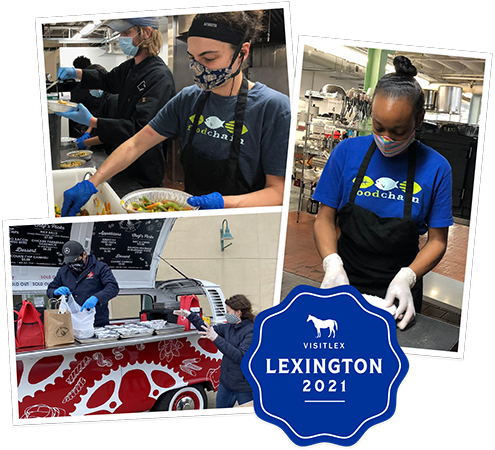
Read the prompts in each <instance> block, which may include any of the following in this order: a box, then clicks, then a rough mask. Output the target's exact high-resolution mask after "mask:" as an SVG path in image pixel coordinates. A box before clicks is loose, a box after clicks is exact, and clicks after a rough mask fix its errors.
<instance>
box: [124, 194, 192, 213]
mask: <svg viewBox="0 0 495 450" xmlns="http://www.w3.org/2000/svg"><path fill="white" fill-rule="evenodd" d="M127 208H128V209H130V210H132V211H139V212H162V211H188V210H191V209H192V208H191V207H190V206H180V205H178V204H177V203H175V202H172V201H170V200H163V201H160V202H150V201H149V200H148V199H147V198H146V197H145V196H144V195H143V196H142V197H141V198H140V199H138V201H135V202H131V204H130V205H127Z"/></svg>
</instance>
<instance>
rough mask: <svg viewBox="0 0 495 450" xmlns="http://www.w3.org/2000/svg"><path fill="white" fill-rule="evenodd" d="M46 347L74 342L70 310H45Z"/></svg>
mask: <svg viewBox="0 0 495 450" xmlns="http://www.w3.org/2000/svg"><path fill="white" fill-rule="evenodd" d="M43 322H44V328H45V347H47V348H48V347H55V346H57V345H66V344H73V343H74V331H73V328H72V317H71V315H70V312H69V311H65V312H63V313H60V312H59V310H58V309H45V311H44V317H43Z"/></svg>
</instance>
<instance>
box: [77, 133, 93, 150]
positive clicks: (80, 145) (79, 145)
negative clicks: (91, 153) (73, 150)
mask: <svg viewBox="0 0 495 450" xmlns="http://www.w3.org/2000/svg"><path fill="white" fill-rule="evenodd" d="M90 137H91V135H90V134H89V133H84V134H83V135H82V136H81V137H80V138H79V139H76V145H77V148H78V149H79V150H86V145H85V144H84V141H85V140H86V139H89V138H90Z"/></svg>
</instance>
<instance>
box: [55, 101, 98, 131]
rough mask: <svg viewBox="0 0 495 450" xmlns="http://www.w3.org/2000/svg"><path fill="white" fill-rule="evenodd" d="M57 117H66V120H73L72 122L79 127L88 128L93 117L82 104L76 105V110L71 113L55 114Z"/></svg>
mask: <svg viewBox="0 0 495 450" xmlns="http://www.w3.org/2000/svg"><path fill="white" fill-rule="evenodd" d="M55 114H57V115H58V116H62V117H67V119H70V120H73V121H74V122H77V123H80V124H81V125H86V126H89V121H90V120H91V118H92V117H93V114H91V113H90V112H89V109H88V108H86V107H85V106H84V105H83V104H82V103H79V104H78V105H77V108H76V109H75V110H73V111H67V112H57V113H55Z"/></svg>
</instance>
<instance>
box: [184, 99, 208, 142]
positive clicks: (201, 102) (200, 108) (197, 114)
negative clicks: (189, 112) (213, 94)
mask: <svg viewBox="0 0 495 450" xmlns="http://www.w3.org/2000/svg"><path fill="white" fill-rule="evenodd" d="M209 97H210V91H206V92H204V93H203V95H202V96H201V97H200V99H199V100H198V104H197V105H196V111H195V112H194V122H193V126H192V128H191V131H190V132H189V136H188V139H187V143H188V145H191V144H192V141H193V139H194V136H195V135H196V130H197V128H198V123H199V119H200V117H201V114H202V112H203V109H204V108H205V104H206V101H207V100H208V98H209Z"/></svg>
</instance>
